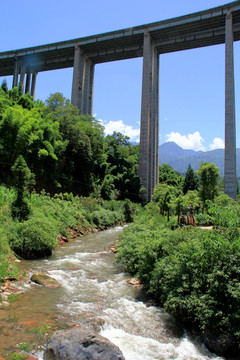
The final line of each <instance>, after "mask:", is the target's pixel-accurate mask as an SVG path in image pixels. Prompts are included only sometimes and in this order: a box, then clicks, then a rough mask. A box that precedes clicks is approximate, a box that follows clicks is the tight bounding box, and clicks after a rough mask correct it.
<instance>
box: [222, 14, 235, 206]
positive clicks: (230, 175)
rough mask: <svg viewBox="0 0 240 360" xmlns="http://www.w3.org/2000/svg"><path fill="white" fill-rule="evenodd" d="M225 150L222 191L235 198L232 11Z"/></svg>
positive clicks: (228, 22)
mask: <svg viewBox="0 0 240 360" xmlns="http://www.w3.org/2000/svg"><path fill="white" fill-rule="evenodd" d="M225 29H226V30H225V31H226V33H225V152H224V192H225V193H226V194H227V195H229V196H230V197H231V198H233V199H234V200H236V199H237V181H236V125H235V94H234V65H233V41H234V37H233V22H232V13H231V11H227V13H226V26H225Z"/></svg>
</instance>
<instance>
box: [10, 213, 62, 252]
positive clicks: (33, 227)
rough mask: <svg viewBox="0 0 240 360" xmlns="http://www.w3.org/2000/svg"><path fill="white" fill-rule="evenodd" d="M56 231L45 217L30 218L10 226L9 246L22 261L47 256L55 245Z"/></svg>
mask: <svg viewBox="0 0 240 360" xmlns="http://www.w3.org/2000/svg"><path fill="white" fill-rule="evenodd" d="M57 235H58V231H57V229H56V227H55V226H54V225H53V224H52V222H51V221H49V219H47V218H46V217H41V218H38V217H34V216H33V217H31V218H30V219H29V220H27V221H25V222H21V223H17V224H15V223H14V224H13V225H12V236H11V238H10V245H11V248H12V249H13V251H14V252H15V253H16V254H17V255H19V256H21V257H23V258H24V259H31V258H38V257H45V256H49V255H51V253H52V249H53V248H54V247H55V246H56V245H57V242H56V238H57Z"/></svg>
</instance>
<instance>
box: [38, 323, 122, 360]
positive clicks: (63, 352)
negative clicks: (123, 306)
mask: <svg viewBox="0 0 240 360" xmlns="http://www.w3.org/2000/svg"><path fill="white" fill-rule="evenodd" d="M86 359H89V360H125V358H124V356H123V354H122V352H121V350H120V349H119V348H118V347H117V346H116V345H114V344H112V343H111V342H110V341H109V340H108V339H105V338H104V337H102V336H101V335H99V334H96V333H94V332H93V331H92V330H90V329H87V328H84V327H75V328H73V329H71V330H68V331H64V330H61V331H57V332H56V333H54V334H53V336H52V337H51V339H50V340H49V342H48V344H47V347H46V350H45V352H44V360H86Z"/></svg>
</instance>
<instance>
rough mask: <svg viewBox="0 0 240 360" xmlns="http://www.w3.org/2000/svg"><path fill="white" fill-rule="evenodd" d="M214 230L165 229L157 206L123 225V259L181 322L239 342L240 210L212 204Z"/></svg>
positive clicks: (152, 294)
mask: <svg viewBox="0 0 240 360" xmlns="http://www.w3.org/2000/svg"><path fill="white" fill-rule="evenodd" d="M209 212H210V213H211V219H212V221H213V224H214V229H213V230H208V231H206V230H202V229H198V228H194V227H186V228H183V229H176V230H174V231H172V230H170V229H169V228H167V227H166V225H165V224H164V222H163V221H162V220H161V218H160V217H159V215H158V214H157V212H156V208H155V206H154V204H149V205H148V206H146V207H145V211H144V213H142V214H140V215H139V216H138V218H137V220H136V222H135V223H133V224H130V225H129V226H128V227H126V228H125V229H124V232H123V233H122V234H121V236H120V241H119V245H118V255H117V258H118V261H120V262H121V263H123V265H124V267H125V269H126V270H127V271H129V272H130V273H131V274H134V275H135V276H138V277H140V278H141V280H142V282H143V284H144V286H145V289H146V291H147V292H148V293H149V294H150V295H151V296H152V297H153V298H154V299H155V300H156V301H157V302H158V303H159V304H161V305H163V306H164V308H165V309H166V310H167V311H168V312H169V313H171V314H173V315H174V316H175V317H177V318H178V319H180V321H181V322H182V323H185V324H187V325H191V326H194V327H195V328H197V329H199V330H200V331H201V332H202V333H204V334H206V333H208V332H210V333H212V334H216V335H221V334H226V335H227V336H230V338H231V339H233V341H235V344H237V343H239V341H240V286H239V284H240V232H239V213H238V207H237V204H235V208H233V207H231V208H229V207H226V208H221V207H220V206H218V205H217V204H215V203H211V204H209Z"/></svg>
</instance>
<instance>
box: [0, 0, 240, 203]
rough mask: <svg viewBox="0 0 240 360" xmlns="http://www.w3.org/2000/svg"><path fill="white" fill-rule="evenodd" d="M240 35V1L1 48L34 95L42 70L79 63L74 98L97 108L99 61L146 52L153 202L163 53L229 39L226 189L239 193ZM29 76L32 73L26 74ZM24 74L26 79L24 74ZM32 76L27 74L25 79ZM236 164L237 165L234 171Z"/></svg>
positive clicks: (7, 70)
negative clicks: (239, 60)
mask: <svg viewBox="0 0 240 360" xmlns="http://www.w3.org/2000/svg"><path fill="white" fill-rule="evenodd" d="M237 40H240V2H239V1H235V2H232V3H229V4H226V5H223V6H219V7H216V8H213V9H209V10H205V11H201V12H198V13H194V14H190V15H185V16H181V17H178V18H173V19H169V20H164V21H160V22H155V23H151V24H145V25H141V26H136V27H132V28H128V29H123V30H118V31H113V32H108V33H104V34H99V35H93V36H89V37H84V38H78V39H73V40H69V41H63V42H58V43H53V44H48V45H42V46H36V47H31V48H26V49H19V50H13V51H6V52H2V53H0V76H9V75H13V86H16V85H18V84H19V81H20V82H21V84H22V87H23V89H24V88H25V92H28V91H30V83H31V94H32V95H33V96H34V93H35V86H36V76H37V73H38V72H41V71H48V70H56V69H62V68H68V67H73V68H74V71H73V86H72V103H73V104H74V105H76V106H77V107H78V108H79V111H80V113H91V112H92V98H93V82H94V66H95V65H96V64H99V63H103V62H109V61H116V60H123V59H131V58H136V57H143V86H142V112H141V138H140V164H139V167H140V176H141V178H142V181H143V185H144V186H145V188H146V201H149V200H150V198H151V194H152V192H153V188H154V186H155V185H156V183H157V182H158V170H157V169H158V123H159V121H158V76H159V70H158V66H159V65H158V57H159V55H161V54H165V53H170V52H175V51H182V50H187V49H194V48H199V47H204V46H210V45H218V44H224V43H225V44H226V80H225V82H226V113H225V146H226V149H225V175H224V178H225V192H226V193H227V194H228V195H230V196H231V197H233V198H234V199H235V198H236V189H237V187H236V141H235V138H236V134H235V110H234V109H235V105H234V75H233V42H234V41H237ZM25 75H26V76H25ZM19 76H20V78H19ZM25 78H26V79H25ZM234 169H235V170H234Z"/></svg>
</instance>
